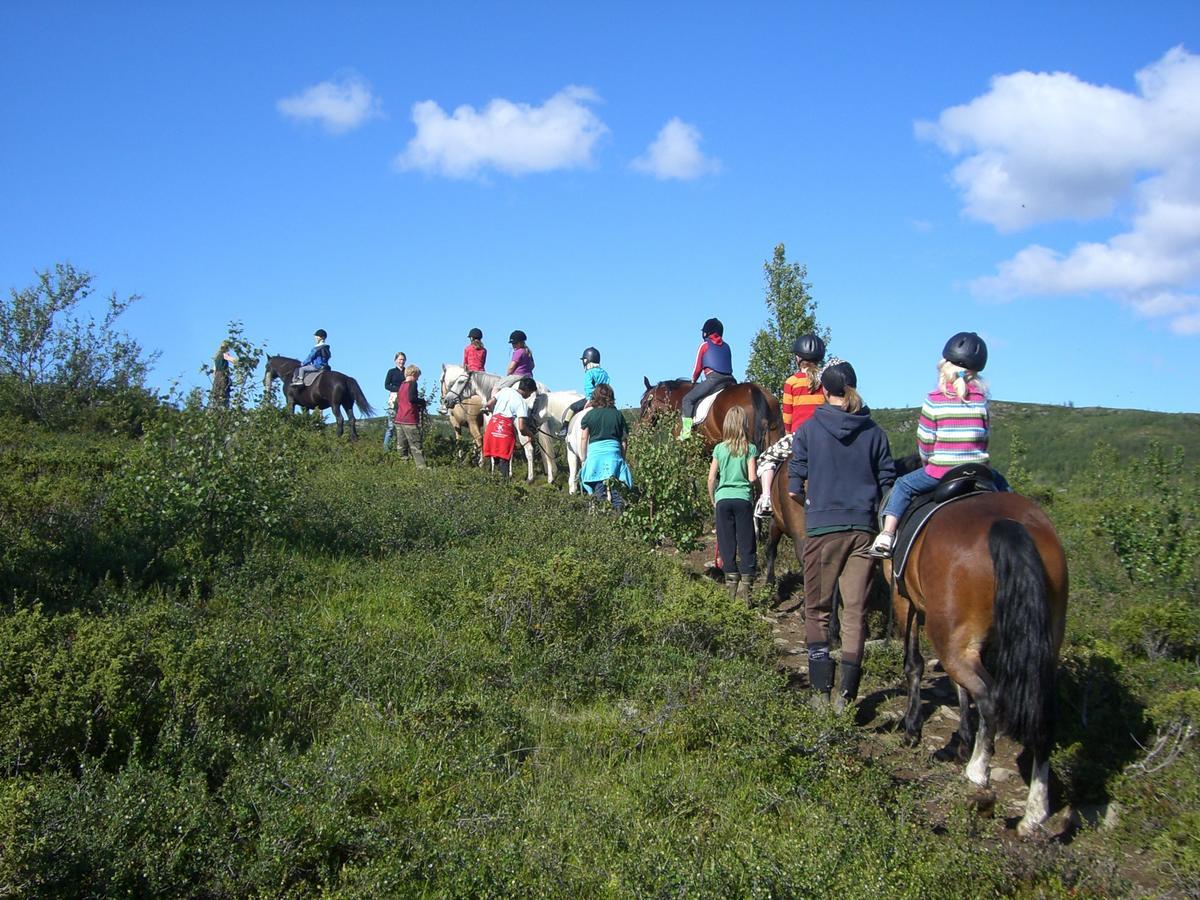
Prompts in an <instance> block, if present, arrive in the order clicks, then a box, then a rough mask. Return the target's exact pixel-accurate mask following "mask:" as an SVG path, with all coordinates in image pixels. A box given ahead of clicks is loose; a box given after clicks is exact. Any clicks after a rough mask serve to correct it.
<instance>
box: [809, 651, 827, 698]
mask: <svg viewBox="0 0 1200 900" xmlns="http://www.w3.org/2000/svg"><path fill="white" fill-rule="evenodd" d="M808 683H809V686H810V687H811V688H812V692H813V694H812V699H811V700H810V701H809V705H810V706H812V707H813V709H824V708H826V707H827V706H829V691H830V689H831V688H832V687H833V660H832V659H830V658H829V657H828V656H826V657H823V658H821V659H810V660H809V661H808Z"/></svg>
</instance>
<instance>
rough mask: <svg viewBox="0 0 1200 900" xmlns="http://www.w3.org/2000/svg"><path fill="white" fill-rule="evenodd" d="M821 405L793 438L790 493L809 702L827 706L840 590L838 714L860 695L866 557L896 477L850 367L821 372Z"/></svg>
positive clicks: (888, 451) (868, 563) (884, 439)
mask: <svg viewBox="0 0 1200 900" xmlns="http://www.w3.org/2000/svg"><path fill="white" fill-rule="evenodd" d="M821 387H822V388H823V390H824V392H825V402H824V404H823V405H821V406H819V407H817V409H816V412H814V413H813V416H812V418H811V419H809V420H808V422H806V423H805V424H804V425H802V426H800V428H798V429H797V430H796V432H795V434H794V435H793V437H792V461H791V463H789V464H788V476H789V477H788V493H789V494H790V495H791V497H792V499H793V500H795V501H797V502H799V503H803V504H804V518H805V528H806V533H805V537H804V550H803V556H804V640H805V643H806V645H807V647H808V680H809V684H810V685H811V686H812V689H813V692H814V694H813V701H814V704H816V705H819V706H824V705H826V704H828V703H829V692H830V690H832V688H833V659H832V658H830V656H829V619H830V617H831V615H832V613H833V603H834V591H835V589H837V588H840V589H841V594H842V607H843V610H844V614H843V617H842V685H841V690H840V691H839V692H838V695H837V698H836V700H835V703H834V707H835V709H837V710H838V711H839V712H840V711H841V710H842V709H843V708H844V707H845V705H846V704H847V703H848V702H850V701H852V700H854V698H855V697H856V696H858V684H859V681H860V679H861V677H862V657H863V649H864V647H865V646H866V639H867V629H866V624H867V589H868V586H869V584H870V580H871V567H872V566H873V565H874V564H873V563H872V561H871V556H870V553H869V552H868V551H869V549H870V546H871V535H872V534H873V533H874V531H875V514H876V510H877V508H878V505H879V498H880V496H881V495H882V493H883V492H884V491H885V490H886V489H887V488H889V487H890V486H891V485H892V482H893V481H895V479H896V468H895V465H894V464H893V462H892V452H891V448H890V447H889V446H888V439H887V435H886V434H884V432H883V429H882V428H880V427H879V426H878V425H877V424H875V422H874V421H873V420H872V419H871V411H870V410H869V409H867V407H866V406H865V405H863V402H862V397H860V396H859V394H858V389H857V388H858V376H857V375H856V374H855V372H854V367H853V366H851V365H850V363H848V362H841V363H837V364H836V365H832V366H829V367H827V368H826V369H825V371H824V372H823V373H822V374H821Z"/></svg>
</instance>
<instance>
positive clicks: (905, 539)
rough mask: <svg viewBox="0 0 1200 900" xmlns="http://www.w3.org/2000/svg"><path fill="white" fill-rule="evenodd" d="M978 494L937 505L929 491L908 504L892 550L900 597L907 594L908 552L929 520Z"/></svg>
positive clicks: (962, 496)
mask: <svg viewBox="0 0 1200 900" xmlns="http://www.w3.org/2000/svg"><path fill="white" fill-rule="evenodd" d="M980 493H984V492H983V491H972V492H970V493H969V494H962V495H960V496H958V497H953V498H951V499H949V500H946V501H944V502H942V503H937V502H935V501H934V499H933V492H932V491H930V492H929V493H927V494H918V495H917V497H916V498H915V499H914V500H913V502H912V503H911V504H909V507H908V509H907V510H906V511H905V513H904V515H903V516H902V517H901V519H900V525H899V526H898V527H897V529H896V544H895V546H894V547H893V548H892V578H894V579H895V583H896V585H897V586H898V587H899V588H900V595H901V596H902V597H905V598H907V597H908V592H907V590H906V589H905V587H904V567H905V565H906V564H907V563H908V552H909V551H910V550H911V549H912V545H913V542H915V541H916V539H917V535H919V534H920V533H921V532H922V531H923V530H924V528H925V526H926V525H927V524H928V523H929V520H930V518H931V517H932V516H933V514H934V513H935V512H937V511H938V510H939V509H942V508H943V507H945V506H949V505H950V504H951V503H957V502H958V501H959V500H966V499H967V498H968V497H974V496H975V495H976V494H980Z"/></svg>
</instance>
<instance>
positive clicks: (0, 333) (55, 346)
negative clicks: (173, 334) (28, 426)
mask: <svg viewBox="0 0 1200 900" xmlns="http://www.w3.org/2000/svg"><path fill="white" fill-rule="evenodd" d="M37 278H38V280H37V283H36V284H34V285H32V286H30V287H27V288H25V289H24V290H20V291H18V290H16V289H13V290H11V291H10V293H9V297H8V298H0V406H2V407H3V408H4V409H6V410H7V411H9V412H12V413H15V414H16V415H19V416H21V417H23V418H26V419H32V420H35V421H38V422H42V423H47V424H48V423H52V422H54V423H66V422H69V421H71V420H72V418H73V417H74V416H75V415H76V414H77V413H78V412H79V411H80V410H81V409H84V408H88V407H95V406H97V405H98V404H100V403H102V402H104V401H106V400H112V399H114V397H116V396H117V395H119V394H120V393H122V392H129V391H133V392H135V393H139V394H142V393H144V389H143V385H144V383H145V380H146V375H147V373H148V372H149V370H150V366H151V365H152V364H153V363H154V360H155V359H156V358H157V357H158V354H157V353H152V354H149V355H146V354H144V353H143V352H142V348H141V345H140V344H138V342H137V341H136V340H134V339H133V338H132V337H130V336H129V335H128V334H127V333H125V332H123V331H117V330H116V328H115V327H114V323H115V322H116V320H117V318H119V317H120V315H121V314H122V313H123V312H125V310H127V309H128V308H129V307H130V306H131V305H132V304H133V303H135V302H137V301H138V300H139V299H141V298H140V297H139V296H138V295H137V294H133V295H131V296H129V297H128V298H126V299H124V300H121V299H119V298H118V297H117V295H116V293H113V294H112V295H111V296H110V297H109V298H108V308H107V310H106V311H105V313H104V317H103V318H102V319H101V320H100V321H96V319H95V318H93V317H91V316H89V317H88V318H87V319H86V320H85V319H83V318H81V317H80V316H79V315H78V313H77V308H78V307H79V305H80V304H81V303H83V301H85V300H86V299H87V298H88V296H89V295H90V294H91V293H92V276H91V274H90V273H88V272H78V271H76V270H75V268H74V266H72V265H71V264H70V263H59V264H57V265H55V267H54V271H53V273H52V272H50V271H49V270H46V271H44V272H38V273H37Z"/></svg>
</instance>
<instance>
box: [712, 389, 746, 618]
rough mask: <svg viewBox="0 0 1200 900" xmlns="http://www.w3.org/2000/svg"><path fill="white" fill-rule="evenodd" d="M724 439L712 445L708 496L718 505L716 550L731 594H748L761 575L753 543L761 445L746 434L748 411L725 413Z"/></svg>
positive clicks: (716, 509) (739, 409)
mask: <svg viewBox="0 0 1200 900" xmlns="http://www.w3.org/2000/svg"><path fill="white" fill-rule="evenodd" d="M721 437H722V438H724V440H722V441H721V443H719V444H717V446H716V447H714V448H713V457H712V465H711V466H709V468H708V496H709V499H710V500H712V502H713V506H714V507H715V515H716V520H717V550H718V552H719V553H720V554H721V567H722V568H723V569H724V570H725V583H726V584H727V585H728V586H729V596H731V597H734V596H742V597H747V596H749V593H750V586H751V585H752V584H753V583H754V579H755V578H756V577H757V576H758V556H757V552H756V549H755V545H754V504H753V502H752V501H753V500H754V493H753V490H752V489H751V487H750V486H751V485H752V484H753V483H754V481H755V479H756V478H758V472H757V466H756V465H755V458H756V457H757V456H758V448H757V447H755V446H754V445H753V444H751V443H750V441H749V439H748V438H747V437H746V414H745V413H744V412H743V411H742V409H741V407H738V406H735V407H733V409H731V410H729V412H727V413H726V414H725V423H724V425H723V427H722V429H721Z"/></svg>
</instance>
